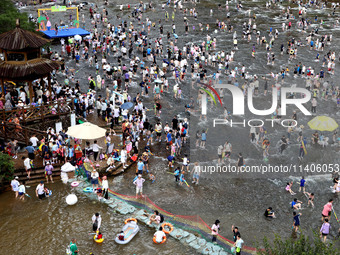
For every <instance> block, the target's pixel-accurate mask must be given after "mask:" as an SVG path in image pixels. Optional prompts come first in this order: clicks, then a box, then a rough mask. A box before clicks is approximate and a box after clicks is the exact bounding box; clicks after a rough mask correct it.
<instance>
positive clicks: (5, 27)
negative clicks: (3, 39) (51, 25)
mask: <svg viewBox="0 0 340 255" xmlns="http://www.w3.org/2000/svg"><path fill="white" fill-rule="evenodd" d="M16 19H20V27H21V28H22V29H26V30H29V31H34V28H35V24H34V23H33V22H29V21H28V16H27V13H20V12H19V11H18V9H17V8H16V7H15V6H14V4H13V2H12V1H11V0H0V34H1V33H4V32H7V31H9V30H12V29H14V28H15V27H16Z"/></svg>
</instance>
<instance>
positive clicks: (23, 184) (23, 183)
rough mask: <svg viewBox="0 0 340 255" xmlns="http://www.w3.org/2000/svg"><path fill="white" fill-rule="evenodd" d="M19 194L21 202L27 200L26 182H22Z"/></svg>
mask: <svg viewBox="0 0 340 255" xmlns="http://www.w3.org/2000/svg"><path fill="white" fill-rule="evenodd" d="M18 192H19V196H20V197H19V199H20V200H25V194H26V187H25V181H23V182H22V184H21V185H20V186H19V188H18Z"/></svg>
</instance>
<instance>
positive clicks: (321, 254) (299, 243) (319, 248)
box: [256, 233, 340, 255]
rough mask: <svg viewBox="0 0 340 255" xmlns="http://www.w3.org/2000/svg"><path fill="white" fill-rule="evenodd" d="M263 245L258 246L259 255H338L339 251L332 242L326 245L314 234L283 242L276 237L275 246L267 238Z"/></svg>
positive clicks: (302, 235)
mask: <svg viewBox="0 0 340 255" xmlns="http://www.w3.org/2000/svg"><path fill="white" fill-rule="evenodd" d="M262 242H263V243H262V245H257V246H258V247H256V248H257V253H256V254H257V255H274V254H275V255H291V254H295V255H316V254H317V255H338V254H340V253H339V252H340V251H339V249H337V248H335V247H334V245H333V243H332V242H330V243H329V242H327V243H324V242H322V241H321V239H320V236H319V235H318V234H317V233H314V236H313V237H308V236H306V235H304V234H301V235H300V236H299V237H298V238H295V239H293V238H289V239H286V240H282V238H281V237H280V236H278V235H275V238H274V241H273V244H270V243H269V241H268V239H267V238H266V237H265V238H264V239H263V241H262Z"/></svg>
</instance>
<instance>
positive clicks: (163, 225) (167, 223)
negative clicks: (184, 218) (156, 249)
mask: <svg viewBox="0 0 340 255" xmlns="http://www.w3.org/2000/svg"><path fill="white" fill-rule="evenodd" d="M166 226H167V227H169V228H170V230H166V229H165V227H166ZM162 228H163V232H164V233H165V234H170V233H171V232H172V230H174V227H173V226H172V224H171V223H169V222H164V223H163V224H162Z"/></svg>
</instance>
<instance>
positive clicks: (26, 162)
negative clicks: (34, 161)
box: [21, 157, 32, 179]
mask: <svg viewBox="0 0 340 255" xmlns="http://www.w3.org/2000/svg"><path fill="white" fill-rule="evenodd" d="M21 159H22V160H23V161H24V167H25V170H26V172H27V178H28V179H30V178H31V170H32V169H31V168H32V167H31V163H30V159H29V158H28V157H27V158H25V157H22V158H21Z"/></svg>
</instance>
